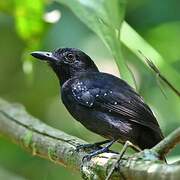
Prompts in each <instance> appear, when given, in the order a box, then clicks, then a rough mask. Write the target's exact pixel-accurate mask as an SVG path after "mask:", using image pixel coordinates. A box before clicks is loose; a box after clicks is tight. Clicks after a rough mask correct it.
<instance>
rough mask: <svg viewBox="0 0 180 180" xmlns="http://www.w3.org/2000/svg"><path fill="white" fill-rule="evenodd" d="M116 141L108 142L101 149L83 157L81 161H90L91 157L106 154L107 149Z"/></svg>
mask: <svg viewBox="0 0 180 180" xmlns="http://www.w3.org/2000/svg"><path fill="white" fill-rule="evenodd" d="M116 141H117V139H113V140H109V142H108V143H107V144H106V145H105V146H104V147H103V148H101V149H99V150H96V151H93V152H91V153H90V154H88V155H86V156H84V157H83V161H84V160H85V159H87V160H90V159H91V158H92V157H93V156H96V155H98V154H101V153H104V152H107V151H108V150H109V148H110V147H111V146H112V144H113V143H114V142H116Z"/></svg>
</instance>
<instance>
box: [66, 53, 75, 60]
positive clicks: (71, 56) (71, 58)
mask: <svg viewBox="0 0 180 180" xmlns="http://www.w3.org/2000/svg"><path fill="white" fill-rule="evenodd" d="M66 57H67V59H68V60H69V61H73V60H74V55H73V54H71V53H69V54H67V56H66Z"/></svg>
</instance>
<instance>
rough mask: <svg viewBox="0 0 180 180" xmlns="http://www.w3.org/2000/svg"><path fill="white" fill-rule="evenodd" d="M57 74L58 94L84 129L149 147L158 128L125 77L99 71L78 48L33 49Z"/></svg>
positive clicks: (158, 134)
mask: <svg viewBox="0 0 180 180" xmlns="http://www.w3.org/2000/svg"><path fill="white" fill-rule="evenodd" d="M32 55H33V56H34V57H36V58H39V59H42V60H46V61H47V62H48V63H49V65H50V66H51V67H52V68H53V70H54V72H55V73H56V74H57V76H58V78H59V81H60V86H61V98H62V101H63V103H64V105H65V106H66V108H67V109H68V111H69V112H70V114H71V115H72V116H73V117H74V118H75V119H76V120H77V121H79V122H81V123H82V124H83V125H84V126H85V127H86V128H87V129H89V130H91V131H93V132H95V133H97V134H99V135H101V136H103V137H105V138H106V139H110V140H118V141H119V142H121V143H124V142H125V141H127V140H129V141H131V142H132V143H133V144H135V145H136V146H138V147H139V148H141V149H145V148H151V147H153V146H154V145H156V144H157V143H158V142H159V141H160V140H161V139H162V138H163V135H162V132H161V130H160V127H159V125H158V122H157V120H156V118H155V116H154V115H153V113H152V111H151V109H150V108H149V107H148V105H146V103H145V102H144V101H143V99H142V97H141V96H140V95H138V94H137V93H136V92H135V91H134V90H133V88H131V87H130V86H129V85H128V84H127V83H126V82H125V81H123V80H121V79H119V78H117V77H115V76H113V75H111V74H107V73H102V72H99V70H98V68H97V66H96V65H95V64H94V62H93V61H92V60H91V58H90V57H89V56H87V55H86V54H85V53H83V52H82V51H80V50H78V49H74V48H62V49H58V50H56V51H54V52H52V53H50V52H33V53H32Z"/></svg>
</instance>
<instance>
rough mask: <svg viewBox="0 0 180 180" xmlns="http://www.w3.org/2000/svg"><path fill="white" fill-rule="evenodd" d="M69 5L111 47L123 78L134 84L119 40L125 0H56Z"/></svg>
mask: <svg viewBox="0 0 180 180" xmlns="http://www.w3.org/2000/svg"><path fill="white" fill-rule="evenodd" d="M56 1H57V2H59V3H62V4H64V5H66V6H68V7H69V8H70V9H71V10H72V11H73V12H74V13H75V14H76V15H77V16H78V17H79V18H80V19H81V20H82V21H83V22H84V23H85V24H86V25H87V26H88V27H89V28H90V29H91V30H93V31H94V32H95V33H96V34H97V35H98V36H99V37H100V38H101V39H102V41H103V42H104V43H105V45H106V46H107V47H108V49H110V51H111V53H112V55H113V57H114V59H115V60H116V63H117V65H118V68H119V70H120V73H121V76H122V78H123V79H125V80H126V81H128V82H129V83H130V84H131V85H133V77H132V75H131V73H130V72H129V69H128V67H127V66H126V64H125V61H124V58H123V55H122V51H121V44H120V41H119V37H120V29H121V24H122V22H123V19H124V14H125V6H126V3H125V0H111V1H109V0H98V1H97V0H56Z"/></svg>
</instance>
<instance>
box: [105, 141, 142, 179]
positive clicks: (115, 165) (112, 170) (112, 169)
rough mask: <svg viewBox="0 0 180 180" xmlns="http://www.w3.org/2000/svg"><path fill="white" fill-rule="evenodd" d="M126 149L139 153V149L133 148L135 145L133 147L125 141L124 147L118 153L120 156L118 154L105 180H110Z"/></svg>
mask: <svg viewBox="0 0 180 180" xmlns="http://www.w3.org/2000/svg"><path fill="white" fill-rule="evenodd" d="M128 147H132V148H133V149H134V150H136V151H138V152H139V151H141V149H140V148H139V147H137V146H135V145H134V144H133V143H131V142H130V141H126V142H125V144H124V146H123V148H122V150H121V152H120V154H119V157H118V159H117V161H116V162H115V163H114V164H113V165H112V168H111V169H110V171H109V173H108V175H107V177H106V179H105V180H109V179H110V177H111V175H112V173H113V172H114V170H115V169H116V168H117V166H118V165H119V162H120V161H121V159H122V157H123V155H124V153H125V152H126V150H127V148H128Z"/></svg>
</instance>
